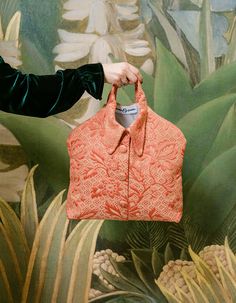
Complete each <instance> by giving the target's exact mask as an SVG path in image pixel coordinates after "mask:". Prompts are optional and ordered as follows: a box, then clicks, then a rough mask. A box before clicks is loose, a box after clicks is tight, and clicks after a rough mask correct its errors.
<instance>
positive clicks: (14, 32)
mask: <svg viewBox="0 0 236 303" xmlns="http://www.w3.org/2000/svg"><path fill="white" fill-rule="evenodd" d="M20 20H21V13H20V12H19V11H17V12H16V13H15V14H14V15H13V16H12V18H11V20H10V21H9V24H8V26H7V29H6V32H5V33H4V32H3V27H2V22H1V15H0V56H2V57H3V58H4V59H5V60H6V62H8V63H9V64H11V65H12V66H13V67H18V66H20V65H21V64H22V62H21V60H20V51H19V49H18V48H19V30H20Z"/></svg>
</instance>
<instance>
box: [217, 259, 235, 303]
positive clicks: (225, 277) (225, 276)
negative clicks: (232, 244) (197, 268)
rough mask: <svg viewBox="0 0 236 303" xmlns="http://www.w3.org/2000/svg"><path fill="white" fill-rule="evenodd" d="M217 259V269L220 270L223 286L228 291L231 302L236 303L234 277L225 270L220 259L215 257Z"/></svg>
mask: <svg viewBox="0 0 236 303" xmlns="http://www.w3.org/2000/svg"><path fill="white" fill-rule="evenodd" d="M215 258H216V264H217V267H218V269H219V273H220V278H221V281H222V284H223V286H224V288H225V289H226V290H227V291H228V294H229V297H230V299H231V302H235V301H236V282H235V280H234V277H233V276H232V275H230V274H229V273H228V272H227V270H226V269H225V268H224V266H223V265H222V263H221V262H220V260H219V258H217V257H215Z"/></svg>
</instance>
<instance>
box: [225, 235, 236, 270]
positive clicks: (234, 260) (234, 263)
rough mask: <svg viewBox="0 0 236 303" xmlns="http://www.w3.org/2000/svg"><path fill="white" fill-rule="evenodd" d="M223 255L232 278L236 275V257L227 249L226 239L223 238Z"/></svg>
mask: <svg viewBox="0 0 236 303" xmlns="http://www.w3.org/2000/svg"><path fill="white" fill-rule="evenodd" d="M225 255H226V259H227V263H228V266H229V270H230V272H231V274H232V275H233V276H235V275H236V257H235V255H234V253H233V252H232V250H231V249H230V247H229V242H228V238H227V237H226V238H225Z"/></svg>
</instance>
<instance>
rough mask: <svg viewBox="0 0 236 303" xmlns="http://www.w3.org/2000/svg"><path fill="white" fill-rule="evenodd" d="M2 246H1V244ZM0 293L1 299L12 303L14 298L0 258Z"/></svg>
mask: <svg viewBox="0 0 236 303" xmlns="http://www.w3.org/2000/svg"><path fill="white" fill-rule="evenodd" d="M1 247H2V246H1ZM0 294H1V301H2V302H7V303H13V302H14V299H13V296H12V293H11V288H10V284H9V281H8V278H7V274H6V270H5V267H4V264H3V262H2V260H0Z"/></svg>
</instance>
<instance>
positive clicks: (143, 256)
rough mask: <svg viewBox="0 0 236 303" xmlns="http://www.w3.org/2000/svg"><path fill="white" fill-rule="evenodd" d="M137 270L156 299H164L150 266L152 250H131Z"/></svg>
mask: <svg viewBox="0 0 236 303" xmlns="http://www.w3.org/2000/svg"><path fill="white" fill-rule="evenodd" d="M131 254H132V258H133V262H134V266H135V269H136V271H137V273H138V275H139V277H140V279H141V280H142V281H143V283H144V284H145V286H146V287H147V289H148V290H149V291H150V293H151V294H152V295H153V296H154V297H155V298H162V295H161V292H160V290H159V289H158V287H157V286H156V284H155V282H154V280H155V276H154V273H153V271H152V267H151V264H150V261H151V255H152V252H151V251H150V250H144V249H143V250H141V249H133V250H131Z"/></svg>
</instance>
